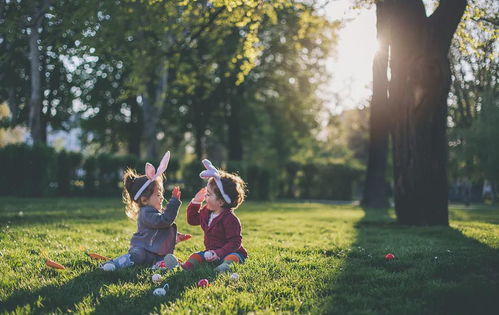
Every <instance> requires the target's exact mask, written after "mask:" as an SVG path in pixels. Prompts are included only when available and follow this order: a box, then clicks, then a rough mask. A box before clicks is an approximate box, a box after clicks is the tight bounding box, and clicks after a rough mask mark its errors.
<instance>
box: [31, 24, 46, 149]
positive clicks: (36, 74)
mask: <svg viewBox="0 0 499 315" xmlns="http://www.w3.org/2000/svg"><path fill="white" fill-rule="evenodd" d="M40 20H41V19H40ZM39 26H40V23H35V25H33V26H32V27H30V32H31V33H30V35H29V61H30V73H31V75H30V77H31V92H30V98H29V129H30V133H31V138H32V139H33V143H41V142H43V139H42V125H41V115H42V98H41V77H40V76H41V74H40V52H39V50H38V40H39V39H40V34H39V33H38V28H39Z"/></svg>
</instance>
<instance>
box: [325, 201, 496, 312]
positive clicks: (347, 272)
mask: <svg viewBox="0 0 499 315" xmlns="http://www.w3.org/2000/svg"><path fill="white" fill-rule="evenodd" d="M364 212H365V216H364V217H363V218H362V219H361V220H360V221H358V222H357V223H356V225H355V228H356V231H357V237H356V240H355V242H354V243H353V245H352V247H351V251H350V252H349V254H348V256H347V259H346V262H345V264H344V266H343V268H342V271H341V274H340V275H339V277H338V278H337V279H336V280H335V281H334V282H333V283H331V287H329V288H328V290H329V292H326V293H325V295H326V296H327V298H326V302H325V303H324V305H323V307H322V308H321V312H324V313H338V314H341V313H382V314H387V313H389V314H393V313H403V314H407V313H419V314H421V313H423V314H426V313H439V314H487V313H494V312H496V311H497V309H499V302H498V300H499V299H498V298H497V297H499V268H498V266H499V251H498V250H497V249H494V248H491V247H489V246H488V245H486V244H484V243H481V242H479V241H477V240H476V239H474V238H470V237H468V236H466V235H464V234H463V233H462V232H461V231H459V230H457V229H454V228H451V227H412V226H402V225H399V224H397V223H396V222H395V220H394V219H393V218H391V217H390V215H389V210H388V209H382V210H380V209H364ZM468 215H469V216H473V214H468ZM477 215H478V217H477V218H475V219H479V213H478V214H477ZM469 216H468V217H467V219H470V217H469ZM387 253H393V254H395V256H396V259H394V260H392V261H387V260H385V258H384V255H385V254H387Z"/></svg>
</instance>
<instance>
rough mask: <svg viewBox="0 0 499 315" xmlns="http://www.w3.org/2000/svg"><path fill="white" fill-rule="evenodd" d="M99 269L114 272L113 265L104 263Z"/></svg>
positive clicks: (114, 267)
mask: <svg viewBox="0 0 499 315" xmlns="http://www.w3.org/2000/svg"><path fill="white" fill-rule="evenodd" d="M101 268H102V270H104V271H115V270H116V266H115V265H114V264H113V263H105V264H104V265H103V266H102V267H101Z"/></svg>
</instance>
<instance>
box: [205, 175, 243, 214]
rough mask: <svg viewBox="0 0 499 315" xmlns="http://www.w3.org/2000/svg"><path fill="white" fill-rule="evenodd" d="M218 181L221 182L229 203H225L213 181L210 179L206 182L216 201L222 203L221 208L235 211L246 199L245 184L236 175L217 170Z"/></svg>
mask: <svg viewBox="0 0 499 315" xmlns="http://www.w3.org/2000/svg"><path fill="white" fill-rule="evenodd" d="M218 172H219V174H220V181H221V182H222V186H223V188H224V191H225V193H226V194H227V195H228V196H229V198H230V200H231V203H227V202H226V201H225V200H224V198H223V196H222V193H221V192H220V189H218V186H217V184H216V182H215V179H213V178H210V179H209V180H208V185H210V187H211V188H212V189H213V191H214V192H215V195H216V196H217V199H219V200H222V201H223V202H224V205H223V207H224V208H227V209H232V210H236V209H237V207H239V206H240V205H241V204H242V203H243V202H244V199H245V198H246V183H245V182H244V180H243V179H242V178H241V177H239V176H238V175H236V174H231V173H227V172H224V171H221V170H219V171H218Z"/></svg>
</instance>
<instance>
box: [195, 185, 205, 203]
mask: <svg viewBox="0 0 499 315" xmlns="http://www.w3.org/2000/svg"><path fill="white" fill-rule="evenodd" d="M205 196H206V187H203V188H201V189H200V190H199V191H198V192H197V193H196V195H195V196H194V198H192V201H194V202H199V203H201V202H203V201H204V198H205Z"/></svg>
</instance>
